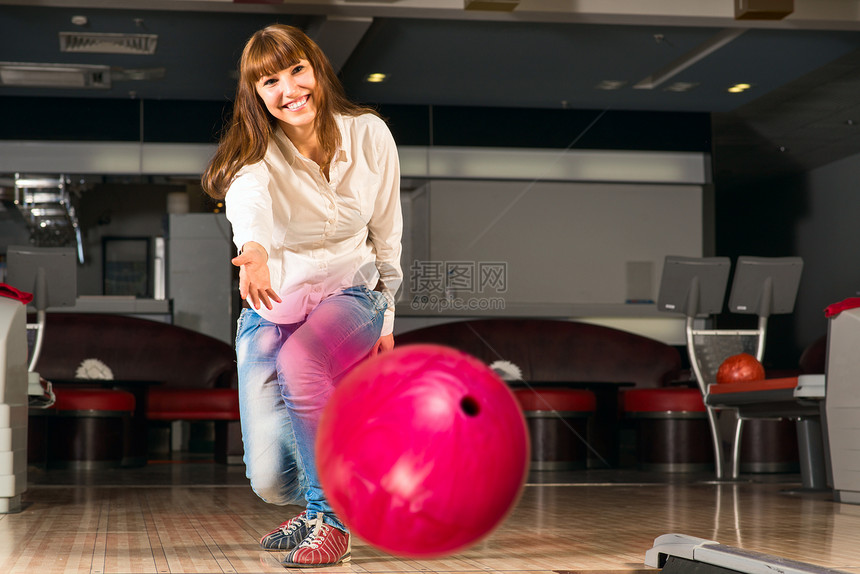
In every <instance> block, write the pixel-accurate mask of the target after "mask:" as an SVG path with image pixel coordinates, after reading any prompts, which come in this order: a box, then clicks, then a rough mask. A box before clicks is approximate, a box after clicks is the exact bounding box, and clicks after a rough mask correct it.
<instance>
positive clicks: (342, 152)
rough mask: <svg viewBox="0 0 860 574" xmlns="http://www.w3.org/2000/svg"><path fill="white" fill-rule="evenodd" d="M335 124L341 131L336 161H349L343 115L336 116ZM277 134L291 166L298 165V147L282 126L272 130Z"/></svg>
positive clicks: (276, 125)
mask: <svg viewBox="0 0 860 574" xmlns="http://www.w3.org/2000/svg"><path fill="white" fill-rule="evenodd" d="M334 120H335V124H336V125H337V129H338V130H339V131H340V149H338V150H337V151H336V152H335V154H334V161H342V162H348V161H349V143H350V142H348V141H346V140H347V138H348V137H349V136H348V132H347V130H346V129H345V125H344V119H343V115H341V114H335V116H334ZM272 131H273V132H274V133H275V137H276V138H278V139H279V140H280V141H281V142H282V143H283V146H284V147H283V148H282V149H284V150H285V152H286V153H285V154H284V155H285V159H286V160H287V163H289V164H290V166H293V165H294V164H295V163H296V160H297V159H298V158H299V156H300V155H301V154H300V153H299V150H298V149H296V146H295V145H294V144H293V142H292V141H291V140H290V138H288V137H287V134H286V133H284V130H283V128H281V126H280V124H277V123H276V124H275V127H274V129H273V130H272Z"/></svg>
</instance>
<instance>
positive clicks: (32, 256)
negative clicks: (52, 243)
mask: <svg viewBox="0 0 860 574" xmlns="http://www.w3.org/2000/svg"><path fill="white" fill-rule="evenodd" d="M40 270H42V274H43V275H44V277H45V281H44V284H43V287H42V288H39V286H38V277H39V274H40ZM77 272H78V268H77V254H76V252H75V249H74V248H72V247H31V246H20V245H10V246H9V247H8V248H7V249H6V283H8V284H9V285H11V286H12V287H15V288H16V289H20V290H21V291H26V292H28V293H32V294H33V305H34V306H35V307H36V309H37V310H44V309H47V308H48V307H72V306H74V305H75V301H76V299H77V296H78V287H77V285H78V276H77Z"/></svg>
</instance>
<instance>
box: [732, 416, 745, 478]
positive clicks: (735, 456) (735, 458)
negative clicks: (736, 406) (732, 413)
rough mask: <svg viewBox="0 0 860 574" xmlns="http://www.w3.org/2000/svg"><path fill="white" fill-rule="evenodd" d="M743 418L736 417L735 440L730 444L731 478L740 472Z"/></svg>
mask: <svg viewBox="0 0 860 574" xmlns="http://www.w3.org/2000/svg"><path fill="white" fill-rule="evenodd" d="M743 429H744V419H742V418H740V417H738V422H737V424H736V425H735V442H734V443H733V444H732V480H737V479H738V476H739V475H740V472H741V436H742V435H743Z"/></svg>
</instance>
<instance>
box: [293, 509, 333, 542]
mask: <svg viewBox="0 0 860 574" xmlns="http://www.w3.org/2000/svg"><path fill="white" fill-rule="evenodd" d="M330 529H331V527H330V526H329V525H328V524H326V523H325V522H323V521H322V515H321V514H319V515H317V517H316V518H315V519H314V520H313V524H312V525H311V530H310V532H309V533H308V536H307V538H305V539H304V540H302V543H301V544H299V547H305V548H311V549H312V550H316V549H317V548H319V547H320V545H321V544H322V543H323V542H325V539H326V538H327V537H328V533H329V530H330Z"/></svg>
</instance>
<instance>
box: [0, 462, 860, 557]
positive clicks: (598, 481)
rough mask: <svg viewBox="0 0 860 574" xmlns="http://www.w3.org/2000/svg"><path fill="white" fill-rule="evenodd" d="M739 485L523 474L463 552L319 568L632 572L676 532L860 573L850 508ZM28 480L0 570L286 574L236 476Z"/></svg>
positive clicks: (858, 534)
mask: <svg viewBox="0 0 860 574" xmlns="http://www.w3.org/2000/svg"><path fill="white" fill-rule="evenodd" d="M742 478H743V480H740V481H737V482H722V483H718V482H715V481H713V480H710V477H709V476H708V475H697V476H689V475H680V474H676V475H670V474H646V473H639V472H636V471H632V470H623V471H579V472H568V473H534V474H533V475H532V476H531V477H530V479H529V483H528V485H527V486H526V487H525V489H524V492H523V495H522V497H521V499H520V501H519V503H518V504H517V506H516V507H515V509H514V511H513V512H512V513H511V515H510V516H509V518H508V519H507V520H506V521H505V522H504V523H503V524H502V525H501V527H499V528H498V529H497V530H496V531H495V532H494V533H493V534H492V535H491V536H490V537H489V538H487V539H485V540H484V541H482V542H480V543H478V544H477V545H475V546H473V547H472V548H470V549H467V550H466V551H463V552H461V553H459V554H456V555H454V556H450V557H447V558H443V559H436V560H408V559H401V558H397V557H393V556H390V555H387V554H385V553H383V552H380V551H378V550H376V549H374V548H372V547H370V546H368V545H367V544H365V543H363V542H362V541H360V540H356V541H354V543H353V559H352V561H351V562H349V563H348V564H346V565H344V566H342V567H335V568H328V569H324V570H322V571H323V572H369V573H397V572H410V573H413V572H420V573H426V574H432V573H434V572H439V573H442V572H517V573H533V574H538V573H540V574H548V573H553V572H576V573H578V574H579V573H581V574H606V573H610V572H618V573H619V574H623V573H625V572H626V573H630V572H634V573H636V574H642V573H641V571H645V570H649V569H648V568H647V567H646V566H645V565H644V563H643V559H644V555H645V551H646V550H647V549H649V548H650V547H651V546H652V543H653V540H654V538H655V537H657V536H659V535H661V534H666V533H682V534H689V535H693V536H698V537H702V538H707V539H711V540H715V541H718V542H720V543H722V544H726V545H730V546H736V547H740V548H744V549H748V550H755V551H759V552H764V553H767V554H772V555H778V556H782V557H785V558H790V559H794V560H799V561H803V562H808V563H812V564H816V565H819V566H824V567H827V568H833V569H838V570H843V571H846V572H853V573H856V574H860V506H855V505H846V504H838V503H834V502H833V501H832V498H831V497H830V496H829V494H827V493H824V494H822V493H805V494H804V493H798V492H796V491H795V489H797V488H799V486H800V484H799V477H796V476H793V475H756V476H744V477H742ZM29 484H30V486H29V489H28V491H27V493H26V494H25V508H24V510H23V512H20V513H17V514H9V515H0V573H4V574H13V573H25V572H26V573H38V574H50V573H55V572H64V573H83V572H86V573H92V574H108V573H139V572H140V573H144V572H145V573H168V572H169V573H174V572H176V573H179V572H183V573H186V572H217V573H221V572H231V573H232V572H236V573H243V572H260V573H263V572H284V571H285V570H284V568H283V567H282V566H281V565H280V564H279V559H280V558H283V555H280V554H279V553H268V552H263V551H261V550H260V549H259V547H258V546H257V540H258V539H259V537H260V536H261V535H262V534H263V533H264V532H266V531H268V530H270V529H271V528H272V527H273V526H275V525H277V524H278V523H280V522H281V521H282V520H284V519H285V518H286V517H288V516H289V515H291V513H292V512H293V511H296V510H298V509H294V508H279V507H274V506H271V505H268V504H266V503H264V502H262V501H261V500H260V499H258V498H257V497H256V496H255V495H254V494H253V493H252V492H251V490H250V488H249V487H248V485H247V482H246V480H245V478H244V476H243V468H242V467H237V466H229V467H228V466H223V465H218V464H215V463H211V462H205V461H203V462H200V461H198V462H194V461H186V462H164V463H157V462H154V463H150V464H149V465H147V466H146V467H144V468H140V469H117V470H102V471H78V472H72V471H59V470H52V471H40V470H37V469H31V472H30V479H29ZM462 512H469V509H468V508H464V509H462ZM313 571H316V572H320V570H313Z"/></svg>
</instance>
